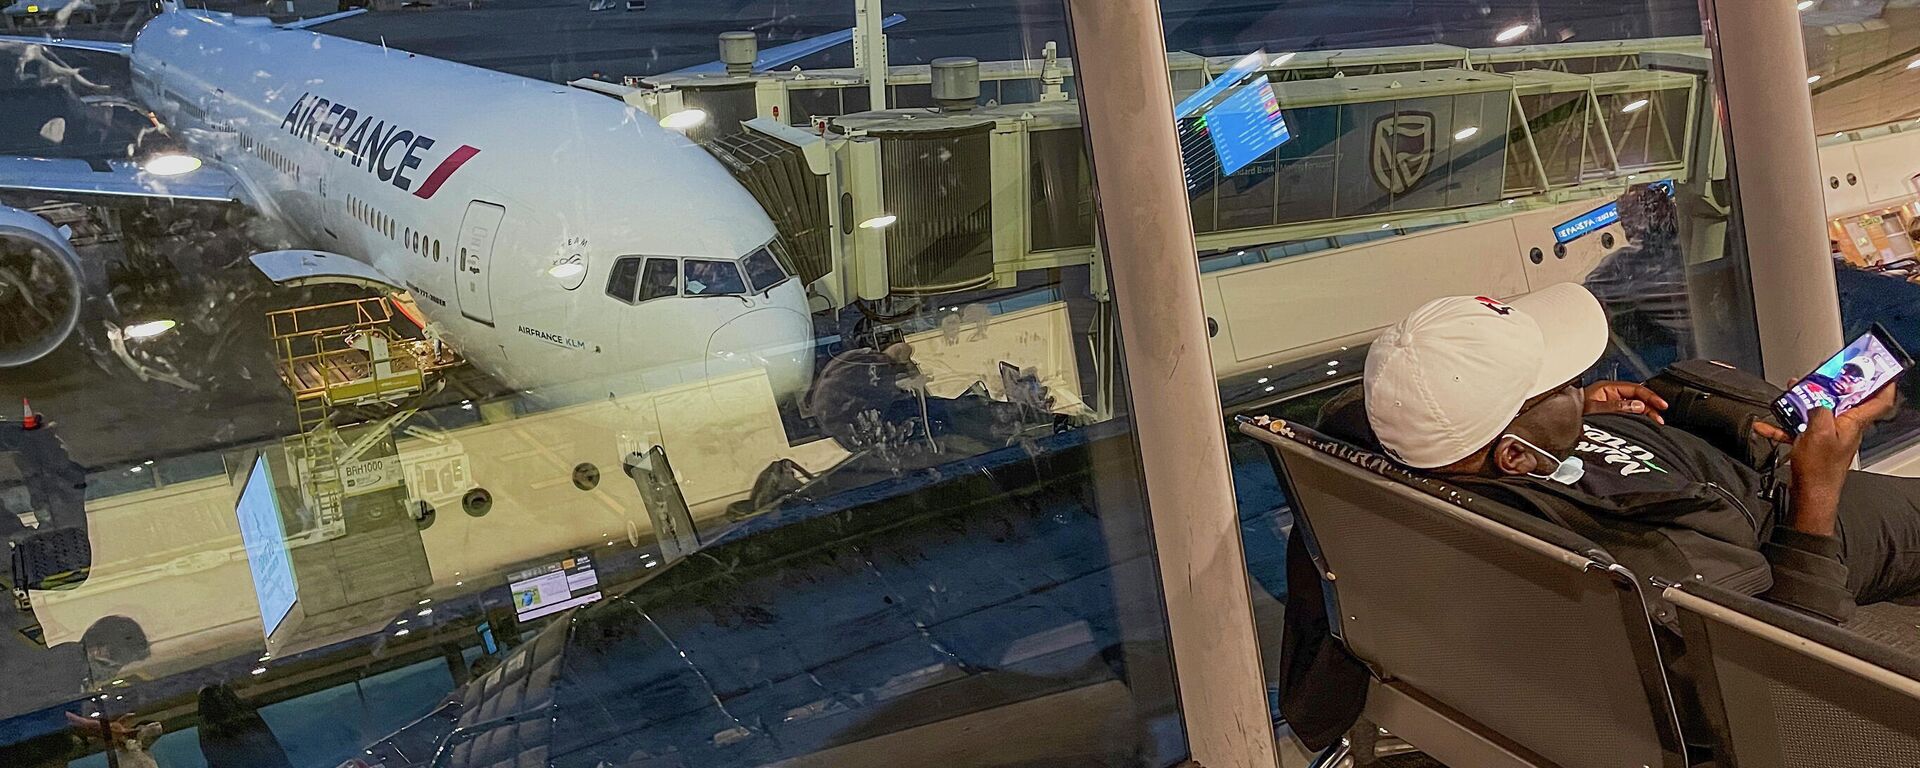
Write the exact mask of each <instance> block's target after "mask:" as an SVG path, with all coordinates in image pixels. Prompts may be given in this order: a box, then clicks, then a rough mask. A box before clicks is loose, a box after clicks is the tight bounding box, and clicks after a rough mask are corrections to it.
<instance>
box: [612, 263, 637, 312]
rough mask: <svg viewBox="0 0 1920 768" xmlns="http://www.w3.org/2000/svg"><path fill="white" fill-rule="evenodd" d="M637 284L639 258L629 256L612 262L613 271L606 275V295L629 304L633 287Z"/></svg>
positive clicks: (631, 299)
mask: <svg viewBox="0 0 1920 768" xmlns="http://www.w3.org/2000/svg"><path fill="white" fill-rule="evenodd" d="M639 284H640V258H639V257H637V256H629V257H627V258H624V259H621V260H619V261H616V262H614V263H613V271H612V273H610V274H608V275H607V295H608V296H612V297H614V298H616V299H619V300H621V301H624V302H627V303H629V304H631V303H633V289H634V288H636V287H638V286H639Z"/></svg>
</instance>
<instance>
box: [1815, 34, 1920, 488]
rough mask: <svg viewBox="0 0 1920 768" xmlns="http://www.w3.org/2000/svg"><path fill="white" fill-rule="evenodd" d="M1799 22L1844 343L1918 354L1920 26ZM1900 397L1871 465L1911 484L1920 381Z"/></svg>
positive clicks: (1878, 430) (1868, 455)
mask: <svg viewBox="0 0 1920 768" xmlns="http://www.w3.org/2000/svg"><path fill="white" fill-rule="evenodd" d="M1886 5H1891V4H1886ZM1800 20H1801V23H1802V24H1803V25H1804V29H1805V32H1806V34H1805V40H1806V48H1807V76H1808V78H1809V79H1808V86H1807V87H1808V88H1809V89H1810V90H1811V91H1812V95H1813V127H1814V130H1815V135H1816V136H1818V137H1819V138H1818V143H1819V147H1820V184H1821V186H1820V191H1821V192H1822V193H1823V194H1824V195H1825V198H1826V215H1827V239H1828V241H1829V245H1830V246H1831V248H1832V253H1833V264H1834V270H1835V275H1834V276H1835V278H1836V279H1835V282H1837V283H1838V285H1839V289H1840V319H1841V332H1842V335H1844V336H1845V337H1846V339H1847V340H1849V341H1851V340H1853V339H1856V338H1858V337H1860V336H1861V335H1862V334H1865V333H1866V332H1867V330H1868V329H1869V328H1871V327H1873V325H1874V324H1875V323H1879V324H1880V325H1881V326H1882V327H1885V328H1886V329H1887V331H1888V332H1889V333H1891V334H1892V335H1893V338H1894V340H1895V341H1897V342H1898V343H1899V344H1900V345H1901V346H1902V347H1904V348H1905V349H1906V350H1907V351H1908V352H1909V353H1912V352H1913V350H1914V349H1915V348H1916V347H1915V345H1920V285H1916V284H1915V282H1914V279H1915V274H1916V270H1915V266H1916V262H1915V255H1916V254H1915V247H1914V242H1915V235H1916V233H1917V232H1920V186H1916V183H1915V178H1916V177H1917V176H1920V160H1916V159H1915V155H1914V152H1915V151H1916V150H1917V149H1920V144H1916V139H1920V133H1915V132H1914V129H1915V128H1920V123H1915V122H1914V110H1915V108H1916V107H1920V96H1916V95H1915V94H1914V91H1913V85H1914V84H1915V83H1920V68H1916V67H1913V66H1911V65H1912V64H1913V61H1914V58H1915V53H1914V51H1913V50H1912V48H1913V47H1914V44H1913V42H1912V41H1913V40H1914V39H1915V37H1916V36H1917V35H1920V15H1916V14H1915V13H1914V12H1913V10H1912V9H1910V8H1903V7H1883V4H1859V3H1852V4H1849V3H1834V2H1821V3H1812V4H1810V5H1808V6H1807V7H1806V8H1805V9H1803V10H1802V11H1801V14H1800ZM1898 386H1899V387H1900V391H1901V408H1900V411H1899V412H1898V413H1897V414H1896V415H1895V416H1894V417H1893V418H1892V419H1890V420H1888V421H1885V422H1882V423H1880V424H1878V425H1876V426H1875V427H1874V428H1873V430H1872V431H1871V432H1869V433H1868V435H1867V439H1866V445H1865V448H1864V449H1863V450H1862V453H1861V461H1862V462H1863V463H1866V464H1870V465H1872V466H1873V467H1874V469H1876V470H1883V471H1887V472H1891V473H1895V474H1901V475H1907V474H1912V471H1911V470H1912V464H1913V460H1912V458H1911V456H1909V455H1908V454H1907V453H1905V452H1904V451H1903V450H1902V449H1904V448H1908V447H1911V446H1912V445H1913V444H1914V442H1915V440H1916V439H1920V407H1916V406H1915V403H1916V402H1920V401H1916V399H1915V398H1916V397H1920V377H1915V376H1906V377H1903V378H1902V379H1901V380H1900V383H1899V385H1898Z"/></svg>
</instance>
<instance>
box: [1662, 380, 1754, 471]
mask: <svg viewBox="0 0 1920 768" xmlns="http://www.w3.org/2000/svg"><path fill="white" fill-rule="evenodd" d="M1647 388H1648V389H1651V390H1653V391H1654V393H1655V394H1658V395H1659V396H1660V397H1662V398H1664V399H1665V400H1666V401H1667V410H1666V413H1665V414H1663V415H1664V416H1665V418H1666V420H1667V423H1668V424H1671V425H1673V426H1676V427H1679V428H1681V429H1684V430H1686V431H1688V432H1691V433H1693V435H1694V436H1696V437H1699V438H1700V439H1702V440H1705V441H1707V442H1709V443H1712V444H1713V446H1714V447H1715V448H1719V449H1720V450H1722V451H1726V452H1727V455H1729V456H1732V457H1734V458H1736V459H1740V460H1742V461H1745V462H1746V463H1747V466H1750V467H1753V468H1754V469H1756V470H1759V471H1761V472H1768V471H1770V470H1771V469H1773V467H1774V465H1775V464H1776V462H1777V461H1779V460H1780V459H1781V458H1782V457H1783V456H1785V452H1786V447H1785V446H1782V445H1779V444H1778V443H1775V442H1773V441H1772V440H1768V439H1767V438H1765V437H1761V436H1760V435H1757V434H1754V431H1753V425H1754V423H1755V422H1758V421H1765V422H1767V423H1769V424H1773V425H1775V426H1779V425H1780V422H1779V419H1777V418H1776V417H1775V416H1774V413H1773V401H1775V400H1778V399H1780V396H1781V395H1782V394H1784V393H1785V390H1783V389H1781V388H1779V387H1776V386H1774V385H1773V384H1771V383H1768V382H1767V380H1766V379H1763V378H1760V377H1759V376H1755V375H1753V374H1751V373H1747V372H1746V371H1742V370H1740V369H1738V368H1735V367H1733V366H1731V365H1728V364H1726V363H1722V362H1719V361H1717V360H1682V361H1680V362H1677V363H1674V364H1673V365H1671V366H1668V367H1667V369H1666V370H1664V371H1661V372H1660V373H1659V374H1658V375H1655V376H1654V377H1653V378H1651V379H1648V380H1647Z"/></svg>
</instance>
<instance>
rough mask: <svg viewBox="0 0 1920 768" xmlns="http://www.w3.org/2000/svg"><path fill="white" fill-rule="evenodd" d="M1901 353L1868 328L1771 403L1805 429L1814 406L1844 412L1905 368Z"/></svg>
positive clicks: (1797, 429)
mask: <svg viewBox="0 0 1920 768" xmlns="http://www.w3.org/2000/svg"><path fill="white" fill-rule="evenodd" d="M1903 357H1904V356H1903V355H1900V354H1898V353H1896V352H1895V351H1894V350H1892V349H1890V348H1888V346H1887V344H1886V342H1884V341H1882V340H1881V339H1880V335H1879V334H1878V333H1874V332H1868V333H1867V334H1866V335H1864V336H1861V337H1860V338H1858V339H1854V341H1853V343H1852V344H1848V345H1847V347H1846V349H1842V350H1840V352H1839V354H1836V355H1834V356H1833V357H1830V358H1828V359H1827V361H1826V362H1824V363H1821V364H1820V367H1819V368H1815V369H1814V371H1813V373H1810V374H1807V377H1806V378H1804V379H1801V380H1800V381H1798V382H1795V383H1794V385H1793V388H1791V389H1788V390H1787V393H1786V394H1785V395H1783V396H1781V398H1780V400H1779V402H1778V403H1776V404H1775V407H1776V408H1778V409H1779V411H1780V415H1781V417H1782V418H1785V419H1786V420H1787V423H1788V425H1789V426H1791V427H1793V429H1794V430H1795V431H1799V432H1805V431H1806V429H1807V416H1808V414H1810V413H1812V412H1813V411H1814V409H1816V408H1832V409H1833V412H1834V413H1835V414H1836V415H1837V414H1841V413H1845V412H1846V411H1847V409H1849V408H1852V407H1854V406H1856V405H1859V404H1860V403H1861V401H1864V400H1866V399H1867V398H1869V397H1872V396H1873V393H1875V392H1878V391H1880V388H1881V387H1883V386H1886V385H1887V383H1888V382H1891V381H1893V380H1894V379H1895V378H1897V377H1899V375H1900V373H1901V372H1902V371H1904V370H1906V365H1905V364H1904V363H1903V362H1902V360H1903Z"/></svg>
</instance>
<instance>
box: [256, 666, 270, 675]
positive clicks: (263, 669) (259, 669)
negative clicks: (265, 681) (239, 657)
mask: <svg viewBox="0 0 1920 768" xmlns="http://www.w3.org/2000/svg"><path fill="white" fill-rule="evenodd" d="M253 673H254V674H256V675H264V674H266V673H267V668H266V667H254V668H253Z"/></svg>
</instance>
